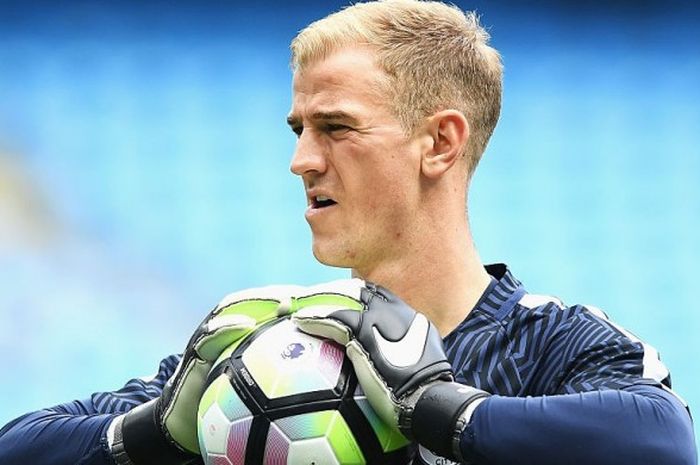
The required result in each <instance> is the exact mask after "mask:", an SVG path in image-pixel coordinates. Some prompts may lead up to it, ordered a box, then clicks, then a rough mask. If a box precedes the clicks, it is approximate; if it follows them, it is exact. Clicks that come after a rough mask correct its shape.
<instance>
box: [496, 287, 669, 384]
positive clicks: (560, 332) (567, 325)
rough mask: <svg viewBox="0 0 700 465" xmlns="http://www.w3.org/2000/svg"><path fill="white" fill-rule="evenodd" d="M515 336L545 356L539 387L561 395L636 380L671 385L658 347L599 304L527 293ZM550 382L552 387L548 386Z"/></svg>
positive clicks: (516, 315)
mask: <svg viewBox="0 0 700 465" xmlns="http://www.w3.org/2000/svg"><path fill="white" fill-rule="evenodd" d="M506 325H507V327H508V328H509V332H510V333H511V334H512V335H513V337H514V338H516V339H517V338H520V339H526V340H529V341H532V345H533V346H534V347H533V348H532V350H533V352H532V353H531V357H533V359H534V358H539V359H540V360H542V368H543V371H541V372H540V373H546V376H542V377H541V378H540V379H539V380H537V381H539V384H540V386H539V388H540V389H543V390H545V391H549V392H551V391H554V392H556V393H567V392H582V391H588V390H594V389H606V388H608V389H620V388H624V387H627V386H630V385H633V384H655V385H665V386H667V387H670V375H669V371H668V369H667V368H666V366H665V365H664V364H663V363H662V362H661V359H660V357H659V354H658V352H657V351H656V349H655V348H654V347H653V346H651V345H650V344H647V343H646V342H644V341H642V340H641V339H639V338H638V337H636V336H635V335H634V334H632V333H631V332H630V331H628V330H626V329H625V328H623V327H622V326H620V325H619V324H617V323H615V322H614V321H612V320H611V319H609V318H608V316H607V314H606V313H605V312H603V311H602V310H601V309H600V308H598V307H596V306H593V305H588V304H586V305H582V304H576V305H566V304H564V303H563V302H562V301H561V300H560V299H558V298H556V297H553V296H546V295H535V294H524V295H523V296H522V298H521V299H520V300H519V301H518V303H517V304H516V305H515V307H514V308H513V312H512V313H511V314H510V318H509V320H508V321H507V323H506ZM545 385H546V387H545Z"/></svg>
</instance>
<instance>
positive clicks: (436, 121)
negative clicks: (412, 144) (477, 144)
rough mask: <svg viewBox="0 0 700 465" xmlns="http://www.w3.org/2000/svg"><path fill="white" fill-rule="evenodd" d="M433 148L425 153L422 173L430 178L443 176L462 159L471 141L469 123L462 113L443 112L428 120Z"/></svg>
mask: <svg viewBox="0 0 700 465" xmlns="http://www.w3.org/2000/svg"><path fill="white" fill-rule="evenodd" d="M427 130H428V133H429V134H430V136H431V138H432V147H430V148H429V149H428V150H426V151H425V152H424V153H423V158H422V159H421V171H422V173H423V174H424V175H425V176H427V177H428V178H431V179H434V178H438V177H440V176H442V175H443V174H444V173H445V172H447V170H449V169H450V168H451V167H452V165H454V164H455V163H456V162H457V161H458V160H459V159H461V158H462V155H463V152H464V147H465V146H466V144H467V139H469V123H468V122H467V118H466V117H465V116H464V114H462V112H461V111H457V110H442V111H439V112H437V113H435V114H434V115H433V116H431V117H430V118H429V119H428V122H427Z"/></svg>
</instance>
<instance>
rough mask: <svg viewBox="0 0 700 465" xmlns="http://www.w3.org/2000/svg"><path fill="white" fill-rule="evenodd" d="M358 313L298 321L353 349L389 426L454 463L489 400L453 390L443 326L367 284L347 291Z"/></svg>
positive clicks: (310, 314)
mask: <svg viewBox="0 0 700 465" xmlns="http://www.w3.org/2000/svg"><path fill="white" fill-rule="evenodd" d="M343 287H344V291H343V292H345V293H346V294H347V295H348V296H349V297H351V298H352V299H354V300H356V301H357V302H358V303H359V307H360V308H359V310H358V309H354V308H353V309H351V308H341V309H339V308H337V307H336V308H332V307H309V308H306V309H302V310H300V311H299V312H297V313H296V314H294V316H293V317H292V319H293V321H294V322H295V323H296V324H297V326H298V327H299V329H301V330H302V331H304V332H306V333H309V334H314V335H317V336H321V337H326V338H330V339H332V340H334V341H336V342H338V343H340V344H343V345H344V346H345V347H346V352H347V354H348V357H349V358H350V360H351V361H352V363H353V366H354V368H355V372H356V373H357V377H358V380H359V382H360V385H361V386H362V389H363V390H364V392H365V394H366V395H367V399H368V400H369V402H370V404H371V405H372V407H373V408H374V410H375V411H376V412H377V414H378V415H379V416H380V417H381V418H382V419H383V420H384V421H385V422H386V423H387V424H389V425H392V426H394V427H395V428H397V429H398V430H399V431H400V432H401V433H403V434H404V435H405V436H407V437H409V438H411V439H415V440H417V441H418V442H419V443H420V444H422V445H423V446H425V447H427V448H429V449H431V450H432V451H434V452H436V453H438V454H440V455H441V456H444V457H448V458H457V459H458V460H459V459H461V453H460V450H459V436H460V434H461V432H462V430H463V429H464V426H466V421H467V419H468V416H469V415H470V414H471V411H472V410H473V408H470V406H472V407H473V406H474V405H476V403H477V402H480V400H483V399H484V398H485V397H487V396H488V395H489V394H487V393H486V392H484V391H480V390H478V389H475V388H472V387H469V386H464V385H462V384H459V383H455V382H453V376H452V369H451V367H450V364H449V362H448V361H447V358H446V356H445V352H444V350H443V347H442V339H441V338H440V335H439V333H438V332H437V329H436V328H435V326H433V324H432V323H430V321H428V319H427V318H426V317H425V316H423V315H422V314H420V313H417V312H416V311H414V310H413V309H412V308H411V307H409V306H408V305H407V304H406V303H405V302H403V301H402V300H401V299H399V298H398V297H396V296H395V295H393V294H392V293H391V292H390V291H388V290H387V289H384V288H382V287H380V286H376V285H374V284H372V283H368V282H365V281H362V280H359V279H353V280H348V281H346V282H345V283H344V285H343Z"/></svg>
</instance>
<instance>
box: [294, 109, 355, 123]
mask: <svg viewBox="0 0 700 465" xmlns="http://www.w3.org/2000/svg"><path fill="white" fill-rule="evenodd" d="M311 120H314V121H338V120H343V121H348V122H349V123H350V124H357V119H356V118H355V117H354V116H352V115H350V114H349V113H346V112H344V111H342V110H335V111H317V112H315V113H313V114H312V115H311ZM300 123H301V118H299V117H298V116H295V115H289V116H287V124H288V125H290V126H298V125H299V124H300Z"/></svg>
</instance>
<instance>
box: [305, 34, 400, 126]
mask: <svg viewBox="0 0 700 465" xmlns="http://www.w3.org/2000/svg"><path fill="white" fill-rule="evenodd" d="M387 85H388V75H387V74H386V73H385V72H384V71H383V70H382V69H381V68H380V67H379V65H377V63H376V59H375V53H374V52H373V51H371V50H369V49H367V48H364V47H348V48H343V49H341V50H338V51H336V52H333V53H331V54H330V55H329V56H328V57H326V58H323V59H321V60H319V61H316V62H312V63H309V64H307V65H305V66H303V67H301V68H300V69H299V70H297V71H296V72H295V73H294V81H293V88H292V97H293V100H292V113H298V112H305V111H307V110H311V109H313V110H314V111H315V110H319V108H318V107H321V108H320V109H325V107H337V106H341V107H344V109H345V110H348V111H350V110H355V111H362V110H367V109H368V108H367V107H372V108H374V109H376V107H382V106H387V104H388V103H389V98H388V95H387V92H386V89H387Z"/></svg>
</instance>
